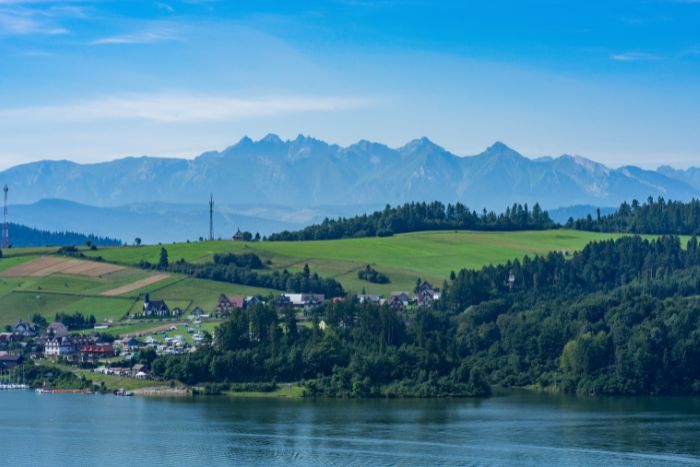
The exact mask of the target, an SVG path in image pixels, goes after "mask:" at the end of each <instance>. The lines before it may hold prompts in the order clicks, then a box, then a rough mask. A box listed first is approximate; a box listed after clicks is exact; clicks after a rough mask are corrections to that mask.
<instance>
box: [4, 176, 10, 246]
mask: <svg viewBox="0 0 700 467" xmlns="http://www.w3.org/2000/svg"><path fill="white" fill-rule="evenodd" d="M2 190H3V192H4V193H5V204H4V210H3V223H2V248H3V249H4V250H6V249H8V248H10V224H9V213H8V210H7V193H8V192H9V191H10V188H9V187H8V186H7V185H5V186H4V187H3V189H2Z"/></svg>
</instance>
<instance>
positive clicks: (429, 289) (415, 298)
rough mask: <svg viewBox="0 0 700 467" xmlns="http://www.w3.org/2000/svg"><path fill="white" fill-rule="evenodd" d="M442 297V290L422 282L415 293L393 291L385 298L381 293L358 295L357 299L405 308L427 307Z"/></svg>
mask: <svg viewBox="0 0 700 467" xmlns="http://www.w3.org/2000/svg"><path fill="white" fill-rule="evenodd" d="M439 299H440V292H439V291H437V290H435V289H434V288H433V286H432V285H430V283H429V282H427V281H423V282H421V284H420V285H418V287H416V290H415V292H414V293H410V292H403V291H401V292H392V293H391V294H389V297H387V298H384V297H383V296H381V295H366V294H363V295H358V296H357V300H358V301H359V302H360V303H371V304H374V305H384V304H387V305H389V306H390V307H391V308H394V309H404V308H407V307H410V306H418V307H423V308H427V307H430V306H432V305H433V303H434V302H435V301H437V300H439Z"/></svg>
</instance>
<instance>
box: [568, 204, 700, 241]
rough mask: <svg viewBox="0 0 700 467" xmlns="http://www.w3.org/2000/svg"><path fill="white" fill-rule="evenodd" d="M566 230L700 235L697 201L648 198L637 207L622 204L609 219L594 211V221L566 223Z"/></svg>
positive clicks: (584, 220)
mask: <svg viewBox="0 0 700 467" xmlns="http://www.w3.org/2000/svg"><path fill="white" fill-rule="evenodd" d="M566 226H567V227H568V228H574V229H578V230H589V231H594V232H628V233H639V234H642V233H644V234H666V235H700V201H699V200H696V199H693V200H691V201H690V202H687V203H684V202H682V201H666V200H664V199H663V198H661V197H659V198H658V199H657V200H654V198H651V197H650V198H648V199H647V201H646V203H643V204H640V203H639V201H637V200H634V201H632V203H631V204H629V203H627V202H624V203H622V204H621V205H620V208H619V209H618V210H617V211H616V212H614V213H612V214H609V215H606V216H601V215H600V210H598V214H597V216H595V218H594V217H593V216H591V215H588V216H587V217H586V218H585V219H578V220H573V219H569V221H568V222H567V224H566Z"/></svg>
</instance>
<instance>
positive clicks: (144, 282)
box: [100, 274, 170, 297]
mask: <svg viewBox="0 0 700 467" xmlns="http://www.w3.org/2000/svg"><path fill="white" fill-rule="evenodd" d="M169 277H170V275H169V274H156V275H154V276H151V277H147V278H145V279H141V280H140V281H136V282H132V283H131V284H126V285H123V286H121V287H117V288H116V289H112V290H107V291H105V292H102V293H101V294H100V295H103V296H105V297H118V296H120V295H124V294H128V293H129V292H133V291H134V290H139V289H142V288H144V287H148V286H149V285H152V284H155V283H157V282H160V281H163V280H165V279H167V278H169Z"/></svg>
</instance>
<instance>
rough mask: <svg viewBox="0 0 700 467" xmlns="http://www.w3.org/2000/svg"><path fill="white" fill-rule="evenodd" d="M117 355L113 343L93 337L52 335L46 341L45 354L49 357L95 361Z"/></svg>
mask: <svg viewBox="0 0 700 467" xmlns="http://www.w3.org/2000/svg"><path fill="white" fill-rule="evenodd" d="M115 355H116V351H115V349H114V346H113V345H112V344H107V343H100V342H96V341H95V339H94V338H92V337H84V336H64V337H52V338H49V339H47V340H46V342H45V343H44V356H45V357H48V358H58V357H65V358H68V359H72V360H76V361H84V362H88V361H89V362H93V361H96V360H99V359H101V358H109V357H113V356H115Z"/></svg>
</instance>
